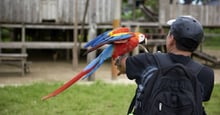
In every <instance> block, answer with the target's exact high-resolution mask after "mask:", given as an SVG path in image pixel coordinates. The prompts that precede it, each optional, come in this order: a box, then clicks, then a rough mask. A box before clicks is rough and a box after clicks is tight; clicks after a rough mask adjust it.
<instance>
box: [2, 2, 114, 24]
mask: <svg viewBox="0 0 220 115" xmlns="http://www.w3.org/2000/svg"><path fill="white" fill-rule="evenodd" d="M74 3H75V1H74V0H1V3H0V23H31V24H38V23H42V20H43V19H44V20H55V23H56V24H73V22H74V9H75V7H74V6H75V5H74ZM95 3H96V6H97V8H96V14H97V17H96V18H97V23H112V20H113V16H112V15H113V13H114V7H113V5H112V4H113V1H112V0H96V2H95ZM85 4H86V0H78V5H77V8H78V11H79V12H78V16H79V18H78V21H79V23H80V22H81V21H82V19H83V13H84V10H85ZM90 5H92V4H90ZM88 12H89V11H88ZM87 17H88V16H87ZM87 17H86V23H88V22H89V19H88V18H87Z"/></svg>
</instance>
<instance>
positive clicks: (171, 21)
mask: <svg viewBox="0 0 220 115" xmlns="http://www.w3.org/2000/svg"><path fill="white" fill-rule="evenodd" d="M180 17H187V18H192V19H194V20H196V19H195V18H194V17H192V16H191V15H183V16H180ZM175 21H176V19H171V20H169V21H167V24H168V25H172V24H173V22H175Z"/></svg>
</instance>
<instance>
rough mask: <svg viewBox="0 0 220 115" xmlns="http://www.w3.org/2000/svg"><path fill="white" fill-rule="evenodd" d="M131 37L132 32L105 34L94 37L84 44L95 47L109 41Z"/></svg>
mask: <svg viewBox="0 0 220 115" xmlns="http://www.w3.org/2000/svg"><path fill="white" fill-rule="evenodd" d="M131 37H132V34H130V33H127V34H123V35H119V36H108V37H106V36H105V37H100V38H95V39H94V40H93V41H90V42H88V43H87V44H86V46H91V47H95V46H98V45H100V44H105V43H111V42H114V41H118V40H125V39H129V38H131Z"/></svg>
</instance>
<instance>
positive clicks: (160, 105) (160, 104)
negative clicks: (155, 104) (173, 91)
mask: <svg viewBox="0 0 220 115" xmlns="http://www.w3.org/2000/svg"><path fill="white" fill-rule="evenodd" d="M162 105H163V104H162V103H161V102H160V103H159V111H162Z"/></svg>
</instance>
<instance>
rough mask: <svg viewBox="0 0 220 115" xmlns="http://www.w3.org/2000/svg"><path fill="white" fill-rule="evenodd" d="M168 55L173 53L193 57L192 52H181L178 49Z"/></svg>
mask: <svg viewBox="0 0 220 115" xmlns="http://www.w3.org/2000/svg"><path fill="white" fill-rule="evenodd" d="M168 53H172V54H175V55H183V56H191V55H192V52H189V51H181V50H177V49H172V50H170V51H169V52H168Z"/></svg>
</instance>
